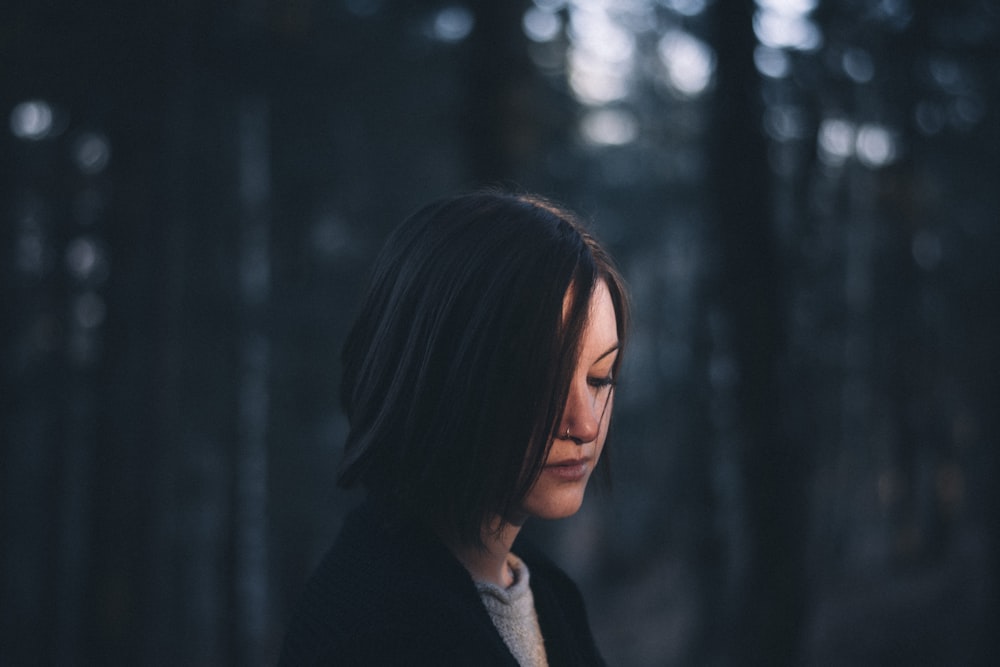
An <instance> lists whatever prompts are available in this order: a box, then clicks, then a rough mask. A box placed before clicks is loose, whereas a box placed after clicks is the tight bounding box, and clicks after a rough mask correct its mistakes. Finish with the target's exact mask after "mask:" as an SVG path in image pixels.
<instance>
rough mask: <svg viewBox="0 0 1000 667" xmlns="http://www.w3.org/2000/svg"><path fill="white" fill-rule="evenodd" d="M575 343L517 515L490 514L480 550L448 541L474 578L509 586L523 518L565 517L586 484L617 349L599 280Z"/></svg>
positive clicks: (603, 427) (605, 415) (602, 432)
mask: <svg viewBox="0 0 1000 667" xmlns="http://www.w3.org/2000/svg"><path fill="white" fill-rule="evenodd" d="M580 343H581V347H580V358H579V361H578V362H577V367H576V370H575V371H574V372H573V377H572V380H571V383H570V389H569V395H568V396H567V398H566V407H565V409H564V411H563V417H562V422H561V423H560V425H559V430H558V433H559V434H560V435H559V436H558V437H556V438H554V439H553V441H552V444H551V446H550V448H549V453H548V456H547V458H546V460H545V467H544V468H543V470H542V473H541V475H539V477H538V480H537V481H536V482H535V484H534V486H532V487H531V491H529V492H528V495H527V496H526V497H525V499H524V501H523V502H522V504H521V513H520V516H519V517H517V518H516V520H514V521H511V522H506V521H501V520H500V518H499V517H495V518H494V519H493V520H491V521H490V522H488V524H487V525H485V526H483V530H482V539H483V543H484V545H485V547H486V548H485V549H479V548H476V547H466V546H461V545H455V544H451V545H449V546H450V547H451V550H452V552H453V553H454V554H455V556H456V558H458V560H459V561H460V562H461V563H462V565H464V566H465V568H466V569H467V570H468V571H469V573H470V574H471V575H472V578H473V579H475V580H476V581H483V582H489V583H493V584H497V585H498V586H502V587H504V588H506V587H508V586H510V585H511V584H512V583H513V574H512V572H511V570H510V568H509V567H508V565H507V558H508V556H509V555H510V550H511V545H512V544H513V543H514V539H515V538H516V537H517V535H518V533H519V532H520V530H521V526H522V525H524V522H525V521H526V520H527V519H528V518H529V517H538V518H541V519H561V518H564V517H568V516H571V515H572V514H575V513H576V511H577V510H579V509H580V505H581V504H582V503H583V496H584V492H585V491H586V489H587V482H588V481H589V480H590V475H591V473H592V472H593V471H594V467H595V466H596V465H597V461H598V460H599V459H600V456H601V452H602V451H603V449H604V441H605V439H606V438H607V435H608V423H609V421H610V420H611V408H612V403H613V398H614V396H613V394H614V385H613V382H612V381H613V378H612V377H611V374H612V369H613V367H614V364H615V360H616V359H617V356H618V347H619V341H618V327H617V318H616V316H615V308H614V304H613V302H612V300H611V293H610V292H609V291H608V286H607V284H606V283H605V282H604V281H603V280H602V281H599V282H598V283H597V285H595V287H594V293H593V295H592V296H591V299H590V306H589V314H588V318H587V324H586V326H585V327H584V330H583V335H582V337H581V340H580ZM567 433H569V436H568V437H567V435H566V434H567ZM498 528H499V529H498Z"/></svg>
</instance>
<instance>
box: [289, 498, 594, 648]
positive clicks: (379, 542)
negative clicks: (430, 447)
mask: <svg viewBox="0 0 1000 667" xmlns="http://www.w3.org/2000/svg"><path fill="white" fill-rule="evenodd" d="M513 551H514V553H516V554H517V555H518V556H519V557H520V558H521V559H522V560H523V561H524V562H525V563H526V564H527V566H528V571H529V572H530V576H531V592H532V595H533V597H534V599H535V610H536V611H537V613H538V623H539V625H540V626H541V629H542V636H543V637H544V639H545V651H546V653H547V654H548V660H549V665H550V667H559V666H560V665H572V666H573V667H583V666H586V665H602V664H604V661H603V660H602V659H601V657H600V654H599V653H598V651H597V647H596V645H595V644H594V638H593V636H592V635H591V632H590V625H589V623H588V622H587V614H586V611H585V610H584V606H583V599H582V598H581V596H580V592H579V591H578V590H577V588H576V586H575V585H574V584H573V582H572V581H570V579H569V577H567V576H566V574H565V573H563V572H562V570H560V569H559V568H558V567H557V566H556V565H554V564H553V563H552V562H551V561H550V560H548V559H547V558H546V557H545V556H543V555H542V554H540V553H539V552H537V551H535V550H534V549H533V548H532V547H531V546H530V545H529V544H527V542H524V541H523V540H519V541H518V542H517V543H516V544H515V546H514V549H513ZM279 665H283V666H290V665H365V666H368V665H440V666H448V665H454V666H456V667H459V666H461V667H470V666H480V665H482V666H484V667H485V666H487V665H505V666H510V667H516V666H517V661H516V660H515V659H514V657H513V656H512V655H511V653H510V651H509V650H508V649H507V645H506V644H504V641H503V639H502V638H501V637H500V634H499V633H498V632H497V630H496V628H495V627H494V625H493V622H492V620H491V619H490V616H489V614H488V612H487V611H486V608H485V607H484V606H483V603H482V601H481V600H480V598H479V593H478V592H477V591H476V587H475V584H474V583H473V581H472V578H471V577H470V576H469V574H468V572H467V571H466V570H465V568H464V567H463V566H462V565H461V563H459V562H458V560H457V559H456V558H455V557H454V556H453V555H452V554H451V552H450V551H448V549H447V548H446V547H445V546H444V544H443V543H442V542H441V541H440V540H439V539H438V538H437V537H436V536H434V535H433V533H431V532H430V531H427V530H425V529H421V528H420V526H419V524H415V523H413V522H406V521H404V520H402V519H400V518H399V515H398V514H397V513H395V512H391V511H389V510H388V509H387V506H385V505H383V504H381V503H377V502H374V501H371V500H369V501H366V502H365V503H364V504H362V505H361V507H359V508H358V509H356V510H354V511H353V512H352V513H350V514H349V515H348V517H347V519H346V520H345V522H344V526H343V528H342V529H341V531H340V534H339V535H338V537H337V539H336V541H335V542H334V544H333V547H332V548H331V549H330V551H329V552H328V553H327V554H326V556H325V557H324V559H323V561H322V562H321V563H320V565H319V568H318V569H317V571H316V572H315V574H313V576H312V577H311V578H310V580H309V582H308V583H307V584H306V588H305V592H304V594H303V596H302V599H301V600H300V601H299V605H298V607H297V609H296V611H295V613H294V615H293V617H292V620H291V623H290V624H289V627H288V634H287V635H286V637H285V643H284V646H283V647H282V653H281V659H280V662H279Z"/></svg>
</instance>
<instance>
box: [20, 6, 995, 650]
mask: <svg viewBox="0 0 1000 667" xmlns="http://www.w3.org/2000/svg"><path fill="white" fill-rule="evenodd" d="M0 76H2V79H0V82H2V83H0V117H2V119H3V123H2V125H0V164H2V174H3V178H2V179H0V188H2V190H0V206H2V208H0V210H2V215H3V218H2V224H0V235H2V236H0V249H2V253H3V254H2V263H0V271H2V282H0V293H2V303H3V321H2V339H0V351H2V363H3V366H2V375H0V383H2V384H0V392H2V393H0V396H2V401H0V420H2V421H0V425H2V444H0V485H2V486H0V534H2V549H0V664H3V665H28V664H31V665H35V664H59V665H71V664H103V665H134V664H150V665H152V664H163V665H175V664H178V665H179V664H184V665H227V664H228V665H248V666H253V665H266V664H271V663H273V661H274V660H275V658H276V653H277V650H278V647H279V645H280V641H281V637H282V633H283V626H284V623H285V622H286V620H287V618H288V614H289V611H290V608H291V606H292V604H293V602H294V600H295V598H296V596H297V594H298V591H299V587H300V586H301V584H302V582H303V580H304V578H305V576H306V575H307V574H308V573H309V571H310V570H311V568H312V567H313V566H314V565H315V564H316V563H317V561H318V559H319V557H320V555H321V554H322V553H323V551H324V550H325V549H326V548H327V546H328V545H329V543H330V541H331V539H332V537H333V535H334V533H335V531H336V529H337V527H338V525H339V521H340V519H341V517H342V516H343V514H344V512H345V511H346V510H347V509H348V508H349V507H350V506H352V505H353V504H354V503H355V502H356V501H357V497H356V496H355V495H353V494H347V493H344V492H340V491H337V490H335V489H334V488H333V484H332V479H333V471H334V467H335V465H336V462H337V460H338V455H339V449H340V445H341V439H342V436H343V434H344V431H345V424H344V420H343V417H342V416H341V415H340V414H339V412H338V409H337V385H338V381H339V365H338V364H339V362H338V355H339V348H340V344H341V340H342V338H343V336H344V334H345V329H346V327H347V326H348V324H349V322H350V320H351V317H352V315H353V313H354V310H355V308H356V306H357V301H358V296H359V294H358V293H359V290H360V289H361V286H362V284H363V282H364V279H365V276H366V270H367V268H368V266H369V263H370V260H371V258H372V255H373V253H374V252H375V251H376V250H377V248H378V247H379V245H380V243H381V241H382V239H383V238H384V237H385V235H386V234H387V231H388V230H389V229H390V228H391V227H392V226H394V225H395V224H397V223H398V222H399V221H400V220H402V218H403V217H405V216H406V215H407V214H408V213H410V212H411V211H412V210H414V209H415V208H416V207H417V206H418V205H420V204H422V203H423V202H425V201H427V200H429V199H431V198H434V197H437V196H441V195H444V194H449V193H452V192H455V191H461V190H467V189H472V188H475V187H477V186H480V185H483V184H497V183H500V184H511V185H516V186H519V187H521V188H524V189H528V190H535V191H540V192H542V193H544V194H547V195H550V196H552V197H554V198H556V199H558V200H560V201H562V202H564V203H566V204H568V205H569V206H570V207H571V208H574V209H577V210H578V211H580V212H581V213H582V214H584V216H585V217H587V218H589V219H591V220H593V226H594V228H595V230H596V232H597V233H598V235H599V236H601V237H602V238H603V239H605V240H606V241H607V242H608V243H609V245H610V246H611V247H612V249H613V251H614V252H615V254H616V256H617V258H618V259H619V261H620V264H621V266H622V268H623V271H624V273H625V275H626V277H627V279H628V280H629V282H630V284H631V286H632V289H633V292H634V300H635V311H636V318H635V320H636V321H635V328H634V331H633V338H632V342H631V349H630V350H629V354H628V358H627V367H626V370H625V373H624V377H623V380H622V383H621V386H620V388H619V393H618V404H617V408H618V409H617V413H616V424H615V425H614V427H613V435H612V438H613V442H612V447H613V450H614V467H615V474H614V482H615V483H614V486H613V488H612V489H611V490H607V491H603V492H598V493H592V494H591V495H590V497H589V498H588V501H587V503H586V505H585V507H584V509H583V510H582V511H581V513H580V514H579V515H578V516H576V517H574V518H573V519H570V520H567V521H565V522H560V523H556V524H551V525H548V524H546V525H542V524H538V525H535V526H533V527H532V529H531V532H532V533H533V534H534V536H535V538H536V539H538V540H540V541H542V542H544V543H545V544H546V545H547V546H548V548H549V549H550V551H551V552H552V553H553V555H554V557H555V558H556V559H557V560H558V561H560V562H561V563H562V564H563V565H564V566H565V567H566V568H567V569H568V570H569V571H570V572H571V574H573V575H574V576H575V577H576V579H577V580H578V582H579V583H580V585H581V587H582V589H583V591H584V594H585V596H586V598H587V600H588V604H589V609H590V614H591V620H592V623H593V625H594V627H595V630H596V633H597V636H598V641H599V643H600V645H601V647H602V649H603V651H604V653H605V655H606V657H607V658H608V660H609V662H610V663H611V664H613V665H626V666H627V665H664V666H682V665H683V666H692V667H695V666H706V665H707V666H715V667H729V666H736V665H741V666H742V665H768V666H777V667H780V666H791V665H806V666H811V667H812V666H815V667H820V666H830V667H839V666H844V665H852V666H865V665H909V666H912V665H917V666H920V665H926V666H940V665H959V666H964V665H982V666H984V667H985V665H988V664H995V662H993V660H995V659H996V656H997V655H1000V622H998V620H1000V607H998V605H1000V602H998V600H1000V590H998V588H1000V586H998V580H997V577H998V574H1000V568H998V565H1000V484H998V483H997V480H998V479H1000V443H998V435H1000V423H998V414H1000V411H998V410H997V408H998V396H1000V386H998V385H1000V359H998V349H1000V308H998V304H1000V269H998V260H1000V9H998V6H997V3H995V2H990V1H987V0H953V1H947V2H946V1H944V0H941V1H934V0H836V1H835V0H823V1H821V0H757V1H756V2H753V1H751V0H732V1H726V2H723V1H722V0H715V1H714V2H713V1H711V0H620V1H614V0H535V1H534V2H531V1H529V0H504V1H495V0H455V2H450V1H447V2H441V1H437V0H416V1H410V2H403V1H402V0H229V1H228V2H222V1H218V0H216V1H208V0H205V1H201V2H195V1H193V0H189V1H186V2H160V3H145V2H126V1H124V0H103V1H101V2H70V1H69V0H31V1H29V0H14V1H10V2H6V3H5V4H4V5H3V8H2V9H0Z"/></svg>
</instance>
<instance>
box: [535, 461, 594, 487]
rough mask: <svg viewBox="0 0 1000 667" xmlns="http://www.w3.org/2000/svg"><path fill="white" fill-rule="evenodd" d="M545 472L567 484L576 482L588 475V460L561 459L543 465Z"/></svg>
mask: <svg viewBox="0 0 1000 667" xmlns="http://www.w3.org/2000/svg"><path fill="white" fill-rule="evenodd" d="M545 472H546V473H549V474H550V475H552V476H554V477H556V478H558V479H561V480H563V481H567V482H578V481H580V480H582V479H585V478H586V477H587V475H588V474H589V473H590V459H589V458H586V457H584V458H579V459H563V460H562V461H556V462H554V463H547V464H546V465H545Z"/></svg>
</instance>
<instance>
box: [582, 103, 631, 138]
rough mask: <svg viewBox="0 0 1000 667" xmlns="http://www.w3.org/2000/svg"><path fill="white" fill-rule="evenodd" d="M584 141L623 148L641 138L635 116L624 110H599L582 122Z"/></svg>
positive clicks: (592, 112)
mask: <svg viewBox="0 0 1000 667" xmlns="http://www.w3.org/2000/svg"><path fill="white" fill-rule="evenodd" d="M580 133H581V134H582V135H583V138H584V140H586V141H587V142H588V143H590V144H594V145H597V146H622V145H625V144H628V143H631V142H633V141H635V140H636V138H637V137H638V136H639V123H638V121H637V120H636V118H635V115H634V114H632V113H631V112H629V111H626V110H624V109H597V110H594V111H589V112H587V114H586V115H584V117H583V119H582V120H581V121H580Z"/></svg>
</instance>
